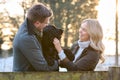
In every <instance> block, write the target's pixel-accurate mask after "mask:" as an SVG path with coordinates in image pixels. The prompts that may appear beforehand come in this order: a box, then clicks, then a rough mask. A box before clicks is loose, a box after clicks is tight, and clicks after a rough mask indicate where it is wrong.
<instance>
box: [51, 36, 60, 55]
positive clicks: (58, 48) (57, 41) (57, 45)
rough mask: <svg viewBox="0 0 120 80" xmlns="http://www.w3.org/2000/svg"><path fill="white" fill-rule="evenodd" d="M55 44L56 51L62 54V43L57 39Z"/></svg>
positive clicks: (54, 41)
mask: <svg viewBox="0 0 120 80" xmlns="http://www.w3.org/2000/svg"><path fill="white" fill-rule="evenodd" d="M53 44H54V46H55V48H56V50H57V51H58V53H60V52H61V51H62V47H61V45H60V41H59V40H58V39H57V38H54V40H53Z"/></svg>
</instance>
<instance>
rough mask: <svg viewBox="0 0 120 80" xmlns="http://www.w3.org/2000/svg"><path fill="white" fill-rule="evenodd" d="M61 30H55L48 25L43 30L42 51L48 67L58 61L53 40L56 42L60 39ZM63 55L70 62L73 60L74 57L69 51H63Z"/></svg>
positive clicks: (55, 28) (54, 27)
mask: <svg viewBox="0 0 120 80" xmlns="http://www.w3.org/2000/svg"><path fill="white" fill-rule="evenodd" d="M62 33H63V30H62V29H59V28H57V27H56V26H54V25H48V26H46V27H45V28H44V29H43V36H42V41H41V42H42V50H43V55H44V57H45V59H46V61H47V63H48V65H50V66H52V65H54V60H58V59H59V57H58V52H57V50H56V49H55V47H54V44H53V40H54V38H57V39H58V40H60V39H61V36H62ZM63 50H64V53H65V54H66V56H67V57H68V59H69V60H70V61H73V60H74V55H73V54H72V52H71V51H70V50H69V49H63Z"/></svg>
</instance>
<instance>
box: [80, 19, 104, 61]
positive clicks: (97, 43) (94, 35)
mask: <svg viewBox="0 0 120 80" xmlns="http://www.w3.org/2000/svg"><path fill="white" fill-rule="evenodd" d="M82 23H86V26H87V32H88V34H89V36H90V46H91V47H92V48H94V49H95V50H98V51H101V56H100V59H101V60H102V62H104V60H105V59H104V57H103V52H104V49H105V47H104V44H103V42H102V39H103V30H102V27H101V25H100V23H99V21H98V20H97V19H85V20H83V21H82Z"/></svg>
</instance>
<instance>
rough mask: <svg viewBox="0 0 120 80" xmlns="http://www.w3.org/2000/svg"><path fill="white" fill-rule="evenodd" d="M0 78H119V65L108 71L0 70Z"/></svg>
mask: <svg viewBox="0 0 120 80" xmlns="http://www.w3.org/2000/svg"><path fill="white" fill-rule="evenodd" d="M0 80H120V67H110V68H109V70H108V71H80V72H1V73H0Z"/></svg>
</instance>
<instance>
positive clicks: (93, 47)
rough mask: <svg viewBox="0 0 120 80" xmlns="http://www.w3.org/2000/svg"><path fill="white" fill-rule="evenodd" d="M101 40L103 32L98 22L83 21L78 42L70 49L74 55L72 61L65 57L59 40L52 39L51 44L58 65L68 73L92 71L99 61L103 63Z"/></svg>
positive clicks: (94, 20) (93, 20)
mask: <svg viewBox="0 0 120 80" xmlns="http://www.w3.org/2000/svg"><path fill="white" fill-rule="evenodd" d="M102 38H103V31H102V27H101V25H100V23H99V22H98V20H96V19H85V20H83V21H82V24H81V27H80V29H79V40H78V41H76V42H75V43H74V44H73V46H72V47H71V50H72V52H73V54H74V55H75V59H74V61H70V60H69V59H68V58H67V57H66V55H65V54H64V51H63V49H62V48H61V46H60V42H59V40H58V39H56V38H55V39H54V41H53V43H54V45H55V48H56V50H57V51H58V56H59V58H60V65H61V66H62V67H64V68H67V70H68V71H94V69H95V67H96V65H97V63H98V62H99V59H101V60H102V62H104V58H103V56H102V55H103V51H104V45H103V43H102Z"/></svg>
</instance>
